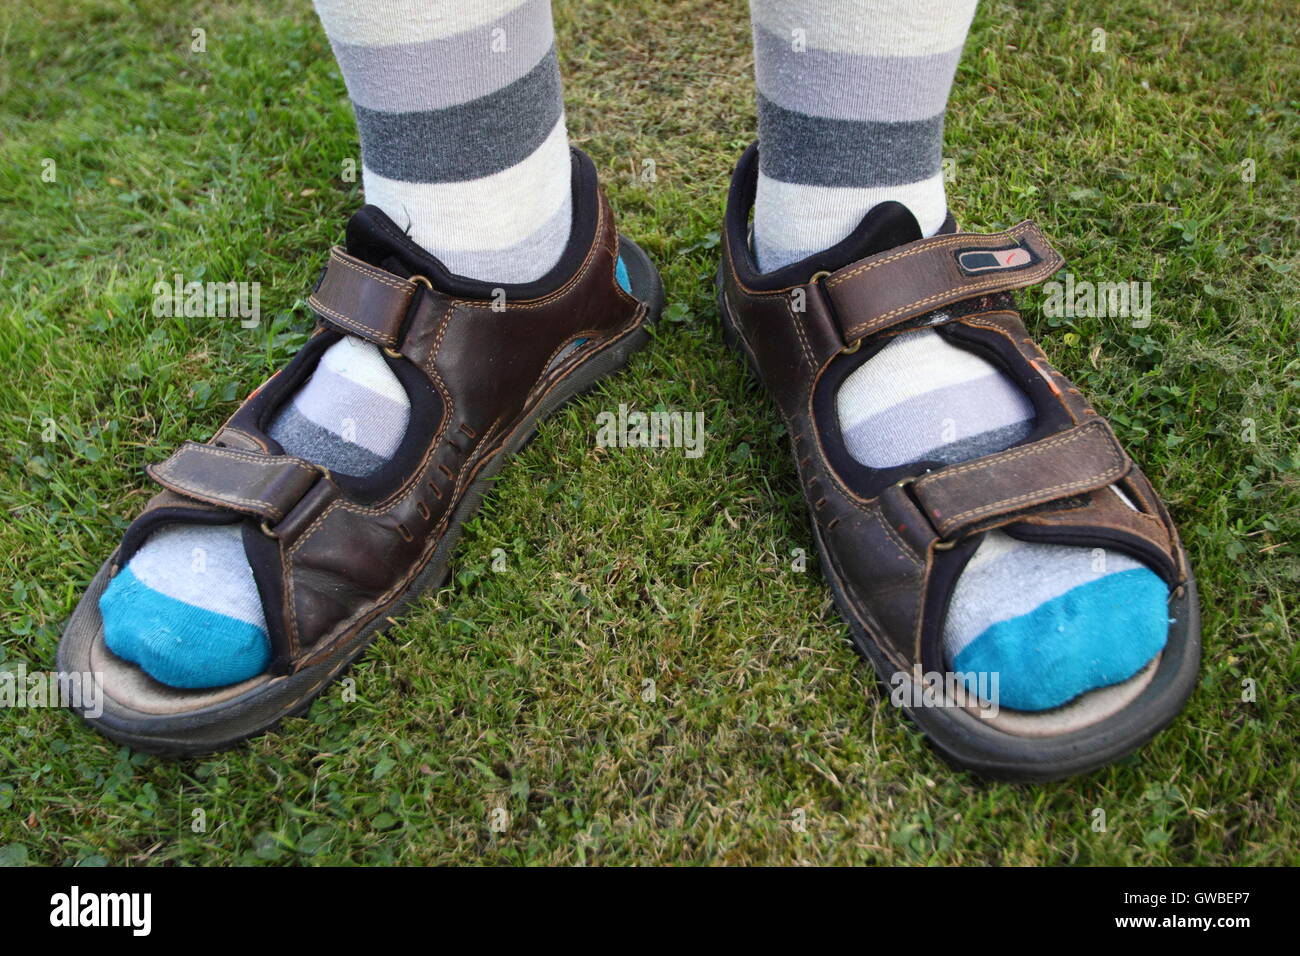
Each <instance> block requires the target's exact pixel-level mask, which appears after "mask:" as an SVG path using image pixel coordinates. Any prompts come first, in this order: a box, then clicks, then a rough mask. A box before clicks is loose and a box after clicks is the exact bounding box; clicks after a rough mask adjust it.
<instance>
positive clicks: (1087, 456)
mask: <svg viewBox="0 0 1300 956" xmlns="http://www.w3.org/2000/svg"><path fill="white" fill-rule="evenodd" d="M1131 466H1132V462H1131V461H1130V460H1129V457H1128V456H1127V455H1126V454H1125V453H1124V449H1123V448H1121V447H1120V444H1119V441H1118V439H1116V438H1115V433H1114V432H1112V431H1111V429H1110V426H1109V425H1108V424H1107V423H1106V421H1105V420H1104V419H1101V418H1094V419H1092V420H1091V421H1088V422H1085V423H1084V424H1082V425H1075V426H1074V427H1072V428H1067V429H1066V430H1065V431H1062V432H1057V433H1056V434H1055V435H1049V436H1048V437H1047V438H1042V439H1039V440H1038V441H1036V442H1030V443H1029V444H1028V445H1020V446H1017V447H1013V448H1008V449H1007V450H1006V451H1002V452H998V453H997V454H994V455H988V456H986V457H984V458H977V459H975V460H974V461H968V462H965V463H963V464H960V465H953V466H951V467H949V468H942V469H940V470H938V471H934V472H931V473H929V474H927V475H923V476H922V477H920V478H917V479H916V481H915V482H913V484H912V493H913V495H914V496H915V497H916V500H917V502H918V503H919V504H920V506H921V509H922V510H923V511H924V512H925V515H926V517H927V518H928V519H929V520H930V523H931V524H933V525H934V527H935V530H937V531H938V532H939V536H940V537H942V538H951V537H953V536H955V535H956V534H957V532H959V531H961V530H963V529H965V528H969V527H971V526H973V525H977V524H980V523H981V522H984V521H987V520H988V519H990V518H996V517H999V516H1002V515H1007V514H1012V513H1015V512H1018V511H1023V510H1025V509H1026V508H1032V507H1035V506H1036V505H1041V504H1046V503H1047V502H1049V501H1057V500H1059V499H1061V498H1069V497H1071V496H1072V495H1078V494H1082V493H1084V492H1088V491H1095V490H1097V489H1099V488H1104V487H1106V486H1107V485H1110V484H1113V483H1114V482H1115V481H1118V480H1119V479H1120V478H1122V477H1123V476H1124V475H1125V474H1126V473H1127V472H1128V470H1129V468H1130V467H1131Z"/></svg>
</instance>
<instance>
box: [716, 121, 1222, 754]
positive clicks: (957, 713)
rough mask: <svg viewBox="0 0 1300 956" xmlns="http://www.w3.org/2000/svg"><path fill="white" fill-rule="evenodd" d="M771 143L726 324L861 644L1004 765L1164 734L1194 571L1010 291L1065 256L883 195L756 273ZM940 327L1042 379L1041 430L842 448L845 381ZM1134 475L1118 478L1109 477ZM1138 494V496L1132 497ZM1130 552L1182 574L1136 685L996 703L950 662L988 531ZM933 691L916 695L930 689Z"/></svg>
mask: <svg viewBox="0 0 1300 956" xmlns="http://www.w3.org/2000/svg"><path fill="white" fill-rule="evenodd" d="M757 171H758V155H757V150H756V148H755V147H751V148H750V149H749V150H748V151H747V152H746V153H745V155H744V156H743V157H742V158H741V160H740V163H739V164H738V166H737V168H736V173H735V177H734V179H733V182H732V188H731V194H730V197H729V199H728V207H727V217H726V223H725V227H724V230H723V234H724V255H723V262H722V267H721V269H720V273H719V295H718V306H719V309H720V311H721V315H722V323H723V329H724V334H725V335H726V336H727V338H728V341H729V342H730V343H731V344H732V345H734V346H735V347H737V348H739V349H740V350H741V351H742V352H743V353H744V354H745V355H747V356H748V357H749V359H750V361H751V363H752V364H753V366H754V367H755V369H756V371H757V374H758V375H759V377H760V378H761V379H762V380H763V382H764V383H765V384H766V386H767V388H768V389H769V390H770V391H771V393H772V395H773V397H774V398H775V400H776V402H777V405H778V406H779V408H780V411H781V414H782V416H783V418H784V419H785V422H786V425H787V428H788V431H789V434H790V438H791V441H792V444H793V448H794V455H795V460H796V462H797V465H798V471H799V477H800V481H801V484H802V485H803V488H804V493H805V496H806V499H807V502H808V505H809V509H810V511H811V514H812V528H813V534H814V537H815V539H816V542H817V547H818V550H819V552H820V555H821V560H822V568H823V572H824V574H825V575H826V578H827V580H828V581H829V582H830V586H831V591H832V593H833V594H834V597H835V600H836V603H837V605H838V607H839V609H840V612H841V613H842V614H843V616H844V618H845V620H846V621H847V622H848V623H849V627H850V631H851V632H852V636H853V639H854V642H855V644H856V645H857V647H858V648H859V650H860V651H861V652H862V654H863V655H864V656H865V657H866V658H867V659H868V660H869V661H870V662H871V663H872V665H874V667H875V669H876V672H877V674H878V675H879V677H880V678H881V680H882V681H885V682H886V683H887V684H888V685H890V688H891V690H901V691H902V693H901V695H900V696H901V698H902V700H903V701H904V702H905V709H906V710H907V711H908V713H909V714H910V715H911V716H912V718H913V719H914V720H915V721H916V722H917V724H918V725H919V726H920V727H921V729H922V730H923V731H924V732H925V733H926V735H927V736H928V737H929V738H930V740H931V741H932V743H933V744H934V745H935V747H936V748H937V749H938V750H939V751H940V753H942V754H943V755H945V756H946V757H947V758H949V759H950V760H952V761H953V762H955V763H956V764H958V765H959V766H962V767H966V768H969V769H972V770H976V771H979V772H982V773H985V774H988V775H991V776H997V777H1002V778H1009V779H1023V780H1047V779H1054V778H1058V777H1063V776H1068V775H1071V774H1075V773H1081V772H1084V771H1087V770H1090V769H1092V768H1095V767H1098V766H1100V765H1102V764H1104V763H1106V762H1108V761H1111V760H1114V759H1116V758H1117V757H1120V756H1122V755H1124V754H1127V753H1129V752H1131V751H1133V750H1134V749H1136V748H1137V747H1139V746H1141V745H1142V744H1144V743H1145V742H1146V741H1148V740H1150V739H1151V738H1152V737H1153V736H1154V735H1155V734H1156V733H1157V732H1158V731H1159V730H1161V729H1162V728H1163V727H1165V726H1166V725H1167V724H1169V722H1170V721H1172V720H1173V718H1174V717H1175V715H1177V713H1178V712H1179V711H1180V710H1181V708H1182V706H1183V704H1184V702H1185V701H1186V700H1187V697H1188V695H1189V694H1190V693H1191V690H1192V687H1193V685H1194V683H1195V680H1196V673H1197V668H1198V665H1199V661H1200V624H1199V615H1198V608H1197V599H1196V585H1195V582H1194V580H1193V578H1192V573H1191V570H1190V568H1189V567H1188V563H1187V556H1186V554H1185V553H1184V551H1183V548H1182V546H1181V544H1180V542H1179V539H1178V533H1177V531H1176V530H1175V528H1174V524H1173V521H1172V520H1171V519H1170V517H1169V514H1168V512H1167V511H1166V509H1165V507H1164V505H1163V504H1162V503H1161V502H1160V499H1159V498H1158V497H1157V495H1156V493H1155V491H1154V490H1153V489H1152V487H1151V485H1150V483H1149V482H1148V481H1147V479H1146V477H1145V476H1144V475H1143V474H1142V472H1141V471H1140V470H1139V469H1138V467H1137V466H1136V465H1135V464H1133V462H1132V461H1131V460H1130V459H1129V457H1128V455H1126V454H1125V452H1124V450H1123V449H1122V448H1121V447H1120V445H1119V442H1118V441H1117V440H1116V438H1115V435H1114V433H1113V432H1112V431H1111V428H1110V426H1109V425H1108V424H1107V423H1106V421H1105V420H1104V419H1102V418H1101V417H1100V416H1099V415H1098V414H1097V413H1096V412H1095V411H1094V410H1093V409H1092V407H1091V406H1090V405H1089V404H1088V402H1087V400H1086V399H1084V398H1083V396H1082V395H1080V393H1079V390H1078V389H1077V388H1075V387H1074V386H1073V385H1071V383H1070V382H1069V380H1067V379H1066V378H1065V376H1063V375H1062V374H1061V373H1060V372H1058V371H1057V370H1056V369H1054V368H1052V366H1051V365H1050V364H1049V363H1048V361H1047V358H1046V356H1045V355H1044V354H1043V352H1042V351H1041V350H1040V349H1039V348H1038V346H1037V345H1035V344H1034V342H1033V340H1032V339H1031V338H1030V336H1029V333H1028V332H1027V331H1026V330H1025V326H1024V325H1023V324H1022V322H1021V319H1020V315H1019V313H1018V311H1017V309H1016V306H1015V302H1014V299H1013V298H1012V297H1011V295H1010V291H1011V290H1013V289H1017V288H1023V287H1025V286H1029V285H1032V284H1035V283H1038V282H1041V281H1042V280H1043V279H1045V278H1046V277H1048V276H1050V275H1051V274H1052V273H1053V272H1055V271H1056V270H1057V269H1058V268H1060V266H1061V265H1062V260H1061V257H1060V256H1059V255H1057V253H1056V252H1055V251H1053V250H1052V248H1051V247H1050V246H1049V245H1048V244H1047V241H1046V239H1044V238H1043V236H1042V234H1041V233H1040V232H1039V231H1038V229H1037V228H1036V227H1035V226H1034V225H1033V224H1032V223H1029V222H1024V223H1021V224H1020V225H1018V226H1016V227H1014V228H1013V229H1010V230H1007V231H1006V232H1003V233H997V234H994V235H974V234H970V233H960V232H956V230H955V225H954V224H953V223H952V221H951V218H950V219H949V222H948V223H947V224H946V228H945V229H944V230H942V232H941V233H940V234H939V235H937V236H934V237H933V238H930V239H921V238H920V231H919V229H918V228H917V226H916V222H915V220H914V219H913V218H912V216H911V214H910V213H908V211H907V210H906V208H905V207H903V206H901V205H899V204H897V203H885V204H882V205H881V206H877V207H876V208H875V209H874V210H872V212H871V213H870V214H868V216H867V217H866V218H865V219H864V220H863V222H862V224H861V225H860V226H859V227H858V229H857V230H856V231H855V232H854V234H853V235H851V236H849V237H848V238H846V239H845V240H844V241H843V242H841V243H839V244H837V245H836V246H835V247H834V248H832V249H829V250H827V251H826V252H825V253H822V254H819V255H816V256H813V257H811V258H810V259H807V260H804V261H803V262H800V263H795V264H794V265H791V266H787V267H786V268H783V269H780V270H777V271H776V272H772V273H766V274H760V273H759V272H758V270H757V268H756V266H755V263H754V259H753V256H752V254H751V251H750V247H749V240H748V237H747V233H748V221H749V214H750V210H751V208H752V206H753V202H754V194H755V182H756V178H757ZM920 327H924V328H931V329H934V330H935V331H936V332H937V333H939V334H940V335H942V336H943V337H944V338H945V339H947V340H948V341H949V342H951V343H953V344H955V345H958V346H960V347H963V348H966V349H969V350H972V351H976V352H978V353H979V354H980V355H982V356H983V357H985V358H987V359H988V360H989V361H991V362H993V363H995V364H996V365H998V366H1000V367H1001V369H1002V370H1003V371H1004V373H1005V374H1006V375H1008V376H1009V377H1011V378H1012V380H1013V381H1015V382H1017V383H1018V384H1019V385H1020V387H1021V388H1022V389H1023V390H1024V391H1025V393H1026V395H1028V396H1029V398H1030V400H1031V402H1032V403H1033V404H1034V406H1035V409H1036V411H1037V422H1036V427H1035V431H1034V432H1033V433H1032V434H1031V435H1029V437H1028V438H1027V439H1026V440H1025V441H1024V442H1023V443H1022V444H1019V445H1015V446H1013V447H1011V448H1009V449H1007V450H1005V451H1003V452H999V453H997V454H993V455H989V456H987V457H983V458H978V459H975V460H972V461H967V462H964V463H962V464H959V465H950V466H944V465H942V464H941V463H932V467H927V464H926V463H924V462H920V463H913V464H910V465H904V466H900V467H897V468H892V469H868V468H865V467H864V466H862V465H860V464H859V463H858V462H856V461H855V460H854V459H853V458H852V457H851V456H850V455H849V454H848V453H847V451H846V450H845V448H844V443H843V440H842V438H841V436H840V434H839V421H838V416H837V414H836V412H835V404H834V396H835V392H836V390H837V388H838V385H839V383H840V382H842V381H843V380H844V378H845V376H846V375H847V374H849V373H850V372H852V371H853V370H854V369H856V368H858V367H859V366H860V365H861V363H862V362H863V361H865V360H866V358H868V357H870V356H871V355H872V354H874V353H875V352H876V351H878V350H879V349H880V348H882V347H883V346H884V345H885V344H886V343H887V342H888V341H889V340H890V339H891V338H892V337H894V336H896V335H898V334H900V333H902V332H905V331H908V330H912V329H916V328H920ZM1116 490H1117V491H1119V492H1121V493H1122V496H1123V497H1121V494H1116V493H1115V491H1116ZM1125 499H1127V502H1128V503H1127V504H1126V503H1125ZM995 528H996V529H998V530H1000V531H1001V532H1003V533H1005V534H1008V535H1010V536H1012V537H1016V538H1019V539H1022V540H1028V541H1044V542H1055V543H1059V544H1069V545H1078V546H1086V547H1089V548H1096V547H1103V548H1106V549H1113V550H1115V551H1118V552H1121V553H1124V554H1127V555H1129V556H1131V557H1133V558H1135V559H1137V560H1138V561H1141V562H1143V563H1145V564H1146V565H1147V566H1148V567H1150V568H1151V569H1152V570H1154V571H1155V572H1156V573H1157V574H1159V575H1160V576H1161V577H1162V578H1163V579H1164V581H1165V582H1166V584H1168V586H1169V590H1170V597H1169V616H1170V625H1169V632H1168V638H1167V642H1166V645H1165V647H1164V650H1163V651H1162V652H1161V653H1160V655H1159V656H1158V657H1157V658H1156V659H1155V660H1154V661H1153V662H1152V663H1150V664H1148V665H1147V667H1146V668H1144V669H1143V670H1142V671H1141V672H1140V673H1139V674H1137V675H1136V676H1135V677H1133V678H1132V679H1130V680H1129V681H1126V682H1124V683H1123V684H1120V685H1116V686H1112V687H1106V688H1101V689H1099V690H1094V691H1091V692H1089V693H1087V694H1084V695H1082V696H1081V697H1078V698H1076V699H1075V700H1074V701H1071V702H1069V703H1068V704H1066V705H1064V706H1062V707H1060V708H1057V709H1055V710H1052V711H1045V712H1033V713H1029V712H1013V711H1008V710H1006V709H1003V710H1001V712H1000V713H999V714H998V715H997V716H995V717H991V716H989V714H991V712H992V708H986V707H984V706H983V705H982V703H981V701H980V700H979V699H977V698H975V697H973V696H970V695H966V694H965V692H964V691H963V690H961V689H960V688H958V689H957V692H956V693H955V694H954V693H953V692H952V691H953V687H954V685H953V684H951V683H943V684H942V685H941V686H938V687H935V686H934V683H933V681H932V679H931V678H929V677H927V675H934V674H943V673H944V672H945V670H946V669H947V668H946V667H945V663H944V660H943V648H942V635H943V623H944V618H945V616H946V613H947V608H948V602H949V600H950V598H951V596H952V593H953V588H954V586H955V584H956V581H957V578H958V577H959V575H960V574H961V571H962V570H963V568H964V567H965V565H966V562H967V561H969V560H970V558H971V556H972V555H973V553H974V551H975V549H976V548H977V547H978V545H979V542H980V539H981V538H982V536H983V535H984V534H985V533H986V532H988V531H990V530H992V529H995ZM918 702H919V705H918Z"/></svg>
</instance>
